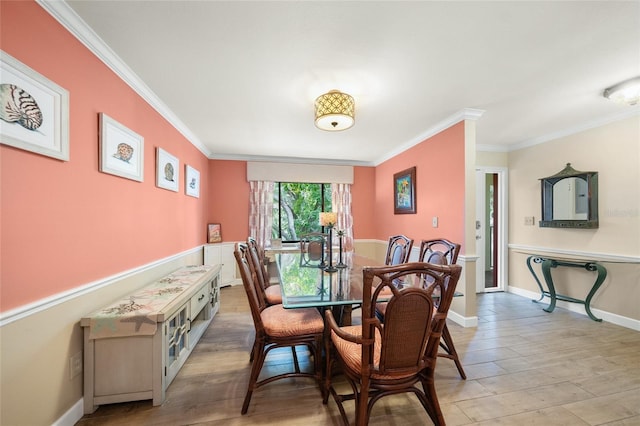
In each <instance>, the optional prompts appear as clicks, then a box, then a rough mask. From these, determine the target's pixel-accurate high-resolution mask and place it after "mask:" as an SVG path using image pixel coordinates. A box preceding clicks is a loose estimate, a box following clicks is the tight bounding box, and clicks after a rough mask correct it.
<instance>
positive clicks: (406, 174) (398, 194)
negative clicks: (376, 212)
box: [393, 167, 416, 214]
mask: <svg viewBox="0 0 640 426" xmlns="http://www.w3.org/2000/svg"><path fill="white" fill-rule="evenodd" d="M415 212H416V168H415V167H411V168H410V169H407V170H403V171H401V172H398V173H396V174H394V175H393V213H394V214H410V213H415Z"/></svg>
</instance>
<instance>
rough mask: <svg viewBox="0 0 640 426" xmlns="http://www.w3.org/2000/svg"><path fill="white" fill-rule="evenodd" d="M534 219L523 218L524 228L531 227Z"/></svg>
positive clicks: (531, 217) (530, 217)
mask: <svg viewBox="0 0 640 426" xmlns="http://www.w3.org/2000/svg"><path fill="white" fill-rule="evenodd" d="M535 222H536V221H535V218H534V217H533V216H525V217H524V224H525V226H533V225H534V224H535Z"/></svg>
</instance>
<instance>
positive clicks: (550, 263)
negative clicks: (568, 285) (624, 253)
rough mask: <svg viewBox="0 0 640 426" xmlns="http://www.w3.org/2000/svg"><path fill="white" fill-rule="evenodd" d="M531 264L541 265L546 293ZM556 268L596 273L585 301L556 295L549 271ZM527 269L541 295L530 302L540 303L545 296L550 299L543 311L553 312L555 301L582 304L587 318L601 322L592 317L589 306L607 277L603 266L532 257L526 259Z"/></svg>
mask: <svg viewBox="0 0 640 426" xmlns="http://www.w3.org/2000/svg"><path fill="white" fill-rule="evenodd" d="M532 262H533V263H539V264H541V266H542V275H543V277H544V281H545V283H546V284H547V288H548V289H549V290H548V291H547V290H545V289H544V287H543V286H542V283H541V282H540V280H539V279H538V276H537V275H536V273H535V271H534V270H533V267H532V266H531V263H532ZM558 266H566V267H570V268H584V269H586V270H587V271H592V272H597V273H598V276H597V278H596V280H595V282H594V283H593V286H591V290H590V291H589V294H587V298H586V299H584V300H580V299H575V298H573V297H569V296H565V295H563V294H558V293H556V288H555V286H554V284H553V278H552V277H551V269H552V268H557V267H558ZM527 267H528V268H529V272H531V275H533V278H534V279H535V280H536V283H537V284H538V287H540V293H541V295H540V299H538V300H532V302H535V303H538V302H541V301H542V299H543V298H544V297H545V296H548V297H549V299H551V302H550V303H549V306H548V307H546V308H544V311H546V312H553V310H554V309H555V307H556V300H563V301H565V302H573V303H580V304H583V305H584V309H585V310H586V311H587V315H589V318H591V319H592V320H594V321H598V322H600V321H602V318H597V317H596V316H595V315H593V313H591V306H590V305H591V299H592V298H593V296H594V295H595V294H596V291H598V289H599V288H600V286H601V285H602V283H603V282H604V279H605V278H606V277H607V270H606V269H605V267H604V266H602V265H600V264H599V263H596V262H592V261H576V260H565V259H553V258H549V257H542V256H536V255H532V256H529V257H528V258H527Z"/></svg>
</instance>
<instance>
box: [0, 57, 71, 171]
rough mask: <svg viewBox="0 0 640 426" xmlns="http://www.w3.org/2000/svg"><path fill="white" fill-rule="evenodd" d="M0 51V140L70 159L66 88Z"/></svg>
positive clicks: (6, 143)
mask: <svg viewBox="0 0 640 426" xmlns="http://www.w3.org/2000/svg"><path fill="white" fill-rule="evenodd" d="M0 53H1V55H0V143H2V144H4V145H9V146H13V147H16V148H20V149H24V150H25V151H31V152H35V153H36V154H41V155H46V156H48V157H52V158H56V159H58V160H63V161H69V92H68V91H67V90H66V89H64V88H62V87H60V86H58V85H57V84H56V83H54V82H53V81H51V80H49V79H48V78H46V77H45V76H43V75H42V74H39V73H37V72H36V71H34V70H32V69H31V68H29V67H28V66H26V65H25V64H23V63H22V62H20V61H18V60H17V59H15V58H13V57H12V56H11V55H9V54H7V53H6V52H4V51H0Z"/></svg>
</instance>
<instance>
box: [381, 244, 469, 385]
mask: <svg viewBox="0 0 640 426" xmlns="http://www.w3.org/2000/svg"><path fill="white" fill-rule="evenodd" d="M459 253H460V244H457V243H453V242H451V241H449V240H446V239H443V238H437V239H432V240H422V241H421V242H420V254H419V255H418V261H419V262H427V263H433V264H436V265H454V264H455V263H456V261H457V259H458V254H459ZM419 284H420V285H422V286H425V285H428V283H427V282H422V283H419ZM396 285H397V284H396ZM410 285H416V283H411V284H410ZM434 301H435V303H436V306H437V305H438V303H439V299H438V295H437V294H436V295H435V297H434ZM386 307H387V304H386V302H378V303H377V304H376V314H377V315H378V318H379V319H380V321H383V322H384V320H385V319H384V318H385V312H386ZM440 347H441V348H442V349H443V350H444V352H440V353H439V356H441V357H444V358H448V359H451V360H453V362H454V363H455V364H456V368H457V369H458V373H459V374H460V377H461V378H462V379H463V380H466V378H467V375H466V374H465V372H464V368H463V367H462V363H461V362H460V357H459V356H458V352H457V351H456V347H455V345H454V344H453V338H452V337H451V333H450V332H449V327H447V324H446V323H445V325H444V329H443V331H442V340H441V341H440Z"/></svg>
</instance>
